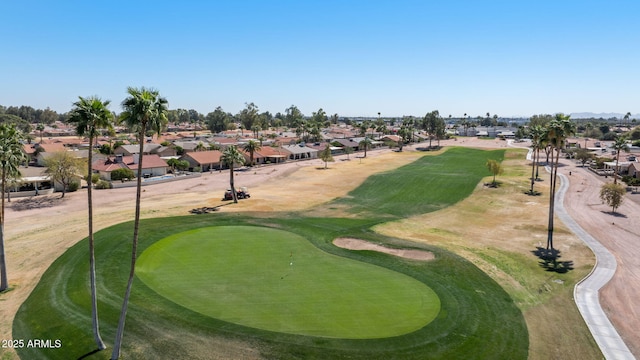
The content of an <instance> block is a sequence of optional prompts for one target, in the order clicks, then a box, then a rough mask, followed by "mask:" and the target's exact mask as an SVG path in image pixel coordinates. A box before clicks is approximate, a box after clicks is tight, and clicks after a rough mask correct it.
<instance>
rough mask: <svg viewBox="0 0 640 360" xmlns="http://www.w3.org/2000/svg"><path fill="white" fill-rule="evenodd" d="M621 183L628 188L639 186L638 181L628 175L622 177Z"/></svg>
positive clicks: (639, 181)
mask: <svg viewBox="0 0 640 360" xmlns="http://www.w3.org/2000/svg"><path fill="white" fill-rule="evenodd" d="M622 181H623V182H625V183H626V184H627V185H628V186H640V179H637V178H634V177H632V176H629V175H625V176H623V177H622Z"/></svg>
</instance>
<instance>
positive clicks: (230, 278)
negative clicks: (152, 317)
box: [137, 226, 440, 339]
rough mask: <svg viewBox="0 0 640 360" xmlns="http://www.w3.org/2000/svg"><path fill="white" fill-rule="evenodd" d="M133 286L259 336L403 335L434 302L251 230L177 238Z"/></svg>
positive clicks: (146, 263) (363, 269)
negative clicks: (261, 333)
mask: <svg viewBox="0 0 640 360" xmlns="http://www.w3.org/2000/svg"><path fill="white" fill-rule="evenodd" d="M137 274H138V277H139V278H140V279H141V280H142V281H143V282H144V283H146V284H147V285H148V286H149V287H150V288H151V289H153V290H154V291H156V292H157V293H159V294H160V295H162V296H164V297H166V298H168V299H170V300H171V301H173V302H175V303H177V304H179V305H182V306H184V307H186V308H188V309H190V310H193V311H196V312H198V313H201V314H204V315H207V316H210V317H213V318H217V319H220V320H225V321H229V322H233V323H236V324H240V325H245V326H249V327H254V328H258V329H263V330H270V331H277V332H284V333H291V334H301V335H313V336H322V337H334V338H350V339H366V338H382V337H391V336H398V335H403V334H406V333H410V332H413V331H415V330H418V329H420V328H422V327H424V326H425V325H427V324H428V323H429V322H431V321H432V320H433V319H434V318H435V317H436V315H437V314H438V311H439V310H440V300H439V298H438V296H437V295H436V294H435V292H434V291H433V290H431V289H430V288H429V287H428V286H426V285H425V284H423V283H421V282H419V281H417V280H415V279H413V278H411V277H409V276H406V275H404V274H401V273H398V272H395V271H391V270H388V269H385V268H382V267H379V266H374V265H371V264H367V263H362V262H359V261H355V260H351V259H347V258H343V257H338V256H335V255H330V254H327V253H325V252H323V251H321V250H319V249H318V248H316V247H314V246H313V245H311V244H310V243H309V242H308V241H307V240H305V239H304V238H303V237H301V236H299V235H296V234H293V233H290V232H287V231H282V230H276V229H269V228H263V227H251V226H217V227H206V228H201V229H196V230H191V231H187V232H182V233H178V234H174V235H172V236H169V237H167V238H165V239H162V240H160V241H158V242H157V243H155V244H154V245H152V246H150V247H149V248H148V249H147V250H146V251H145V252H144V253H143V254H142V255H141V256H140V260H139V267H138V271H137Z"/></svg>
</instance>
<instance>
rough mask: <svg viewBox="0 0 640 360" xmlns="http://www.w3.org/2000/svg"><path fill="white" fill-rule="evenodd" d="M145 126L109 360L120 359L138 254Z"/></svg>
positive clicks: (142, 132)
mask: <svg viewBox="0 0 640 360" xmlns="http://www.w3.org/2000/svg"><path fill="white" fill-rule="evenodd" d="M145 127H146V126H145V125H144V124H143V125H142V126H141V127H140V139H139V140H140V153H139V154H138V157H139V158H138V178H137V187H136V212H135V218H134V221H133V243H132V246H131V270H130V271H129V281H128V282H127V290H126V291H125V294H124V300H123V302H122V310H121V311H120V319H119V321H118V330H117V331H116V340H115V342H114V344H113V353H112V354H111V360H116V359H118V358H119V357H120V347H121V346H122V337H123V335H124V324H125V320H126V318H127V308H128V306H129V297H130V296H131V286H132V285H133V278H134V276H135V270H136V257H137V252H138V230H139V228H140V199H141V188H142V153H143V150H144V134H145V132H146V131H145Z"/></svg>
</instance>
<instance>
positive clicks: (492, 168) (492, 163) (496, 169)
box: [485, 160, 503, 186]
mask: <svg viewBox="0 0 640 360" xmlns="http://www.w3.org/2000/svg"><path fill="white" fill-rule="evenodd" d="M485 165H486V167H487V169H489V172H491V174H492V175H493V182H492V185H493V186H496V175H501V174H502V171H503V170H502V165H501V164H500V162H498V161H496V160H487V163H486V164H485Z"/></svg>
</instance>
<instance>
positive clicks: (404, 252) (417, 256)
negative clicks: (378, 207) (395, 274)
mask: <svg viewBox="0 0 640 360" xmlns="http://www.w3.org/2000/svg"><path fill="white" fill-rule="evenodd" d="M333 245H335V246H338V247H341V248H344V249H349V250H371V251H378V252H381V253H385V254H389V255H393V256H398V257H401V258H405V259H411V260H420V261H428V260H433V259H434V256H433V253H432V252H430V251H424V250H411V249H391V248H388V247H385V246H382V245H378V244H374V243H371V242H368V241H364V240H360V239H352V238H337V239H335V240H333Z"/></svg>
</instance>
